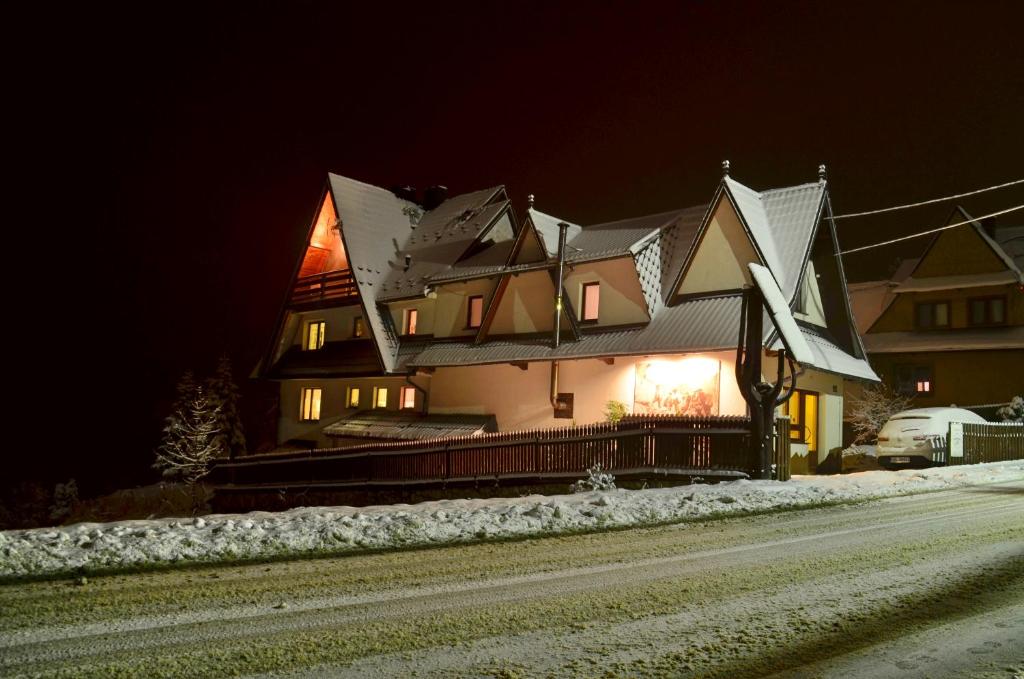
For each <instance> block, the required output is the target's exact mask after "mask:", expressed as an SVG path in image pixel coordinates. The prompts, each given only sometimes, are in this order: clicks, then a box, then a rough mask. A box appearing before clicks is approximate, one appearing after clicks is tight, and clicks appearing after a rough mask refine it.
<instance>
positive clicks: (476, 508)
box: [0, 461, 1024, 577]
mask: <svg viewBox="0 0 1024 679" xmlns="http://www.w3.org/2000/svg"><path fill="white" fill-rule="evenodd" d="M1018 479H1024V461H1015V462H997V463H991V464H980V465H972V466H960V467H942V468H936V469H927V470H905V471H900V472H887V471H869V472H861V473H858V474H847V475H843V476H798V477H794V478H793V480H792V481H788V482H785V483H780V482H777V481H734V482H730V483H721V484H718V485H714V486H711V485H692V486H680V487H675V488H658V489H648V490H621V489H620V490H613V491H596V492H591V493H580V494H576V495H559V496H543V495H530V496H527V497H520V498H489V499H472V500H439V501H434V502H424V503H422V504H418V505H388V506H377V507H302V508H299V509H292V510H288V511H284V512H277V513H268V512H252V513H249V514H215V515H210V516H204V517H200V518H196V519H154V520H145V521H141V520H135V521H118V522H113V523H80V524H76V525H72V526H64V527H60V528H50V529H46V528H41V529H32V530H14V531H3V532H0V577H19V576H28V575H55V574H70V573H77V572H97V571H105V570H113V569H121V568H129V567H139V566H149V565H167V564H175V563H197V562H204V563H210V562H216V561H233V560H238V559H259V558H266V557H272V556H281V555H298V554H309V553H321V554H323V553H338V554H340V553H348V552H356V551H360V550H368V549H386V548H394V547H407V546H414V545H440V544H449V543H457V542H467V541H473V540H481V539H495V538H509V537H517V536H530V535H550V534H556V533H563V532H571V531H581V530H592V529H598V528H607V527H613V526H633V525H642V524H652V523H660V522H671V521H682V520H687V519H699V518H701V517H707V516H712V515H723V514H740V513H744V512H753V511H769V510H773V509H783V508H796V507H810V506H815V505H821V504H825V503H834V502H849V501H854V500H865V499H870V498H879V497H886V496H892V495H903V494H908V493H916V492H921V491H931V490H943V489H949V488H956V487H961V486H967V485H976V484H985V483H996V482H1004V481H1013V480H1018Z"/></svg>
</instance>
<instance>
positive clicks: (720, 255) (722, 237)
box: [675, 189, 764, 296]
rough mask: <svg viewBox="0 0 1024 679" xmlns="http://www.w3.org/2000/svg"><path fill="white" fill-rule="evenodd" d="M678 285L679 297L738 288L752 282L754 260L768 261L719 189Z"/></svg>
mask: <svg viewBox="0 0 1024 679" xmlns="http://www.w3.org/2000/svg"><path fill="white" fill-rule="evenodd" d="M712 204H713V207H712V208H711V209H710V210H709V212H708V214H707V215H706V216H705V218H704V223H703V225H702V226H701V228H700V230H699V232H698V234H697V237H696V239H695V240H694V244H693V245H692V246H691V252H690V254H689V255H688V256H687V259H686V262H685V263H684V264H683V268H682V271H681V272H680V279H679V281H678V283H677V284H676V287H675V294H676V295H677V296H688V295H705V294H716V293H721V292H726V291H736V290H740V289H742V288H743V287H744V286H746V285H750V283H751V278H750V271H749V270H748V269H747V265H748V264H750V263H755V264H764V261H763V260H762V259H761V256H760V254H759V253H758V251H757V247H756V246H755V244H754V242H753V240H752V239H751V237H750V233H749V231H747V229H746V228H745V226H744V224H743V221H742V220H741V219H740V216H739V213H738V212H737V210H736V208H735V205H734V204H733V203H732V201H731V200H729V197H728V195H727V193H726V192H725V191H723V190H721V189H719V191H718V194H717V196H716V200H715V201H714V202H713V203H712Z"/></svg>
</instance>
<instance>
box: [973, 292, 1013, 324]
mask: <svg viewBox="0 0 1024 679" xmlns="http://www.w3.org/2000/svg"><path fill="white" fill-rule="evenodd" d="M967 322H968V324H970V325H973V326H986V325H1004V324H1005V323H1006V298H1005V297H975V298H973V299H970V300H968V301H967Z"/></svg>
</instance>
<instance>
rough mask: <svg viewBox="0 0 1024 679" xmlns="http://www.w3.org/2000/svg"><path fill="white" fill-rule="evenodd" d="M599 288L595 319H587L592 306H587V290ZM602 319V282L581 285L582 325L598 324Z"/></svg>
mask: <svg viewBox="0 0 1024 679" xmlns="http://www.w3.org/2000/svg"><path fill="white" fill-rule="evenodd" d="M589 288H597V308H596V309H594V310H593V311H594V317H593V318H587V315H588V313H589V311H590V306H589V305H588V304H587V290H588V289H589ZM600 318H601V281H589V282H587V283H580V319H579V320H580V323H597V322H599V320H600Z"/></svg>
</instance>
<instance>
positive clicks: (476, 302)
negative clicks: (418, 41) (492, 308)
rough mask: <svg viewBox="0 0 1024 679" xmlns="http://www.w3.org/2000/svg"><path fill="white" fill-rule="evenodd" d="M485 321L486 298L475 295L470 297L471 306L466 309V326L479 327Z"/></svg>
mask: <svg viewBox="0 0 1024 679" xmlns="http://www.w3.org/2000/svg"><path fill="white" fill-rule="evenodd" d="M483 321H484V298H483V296H481V295H475V296H473V297H470V298H469V308H468V309H467V310H466V327H467V328H479V327H480V324H481V323H483Z"/></svg>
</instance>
